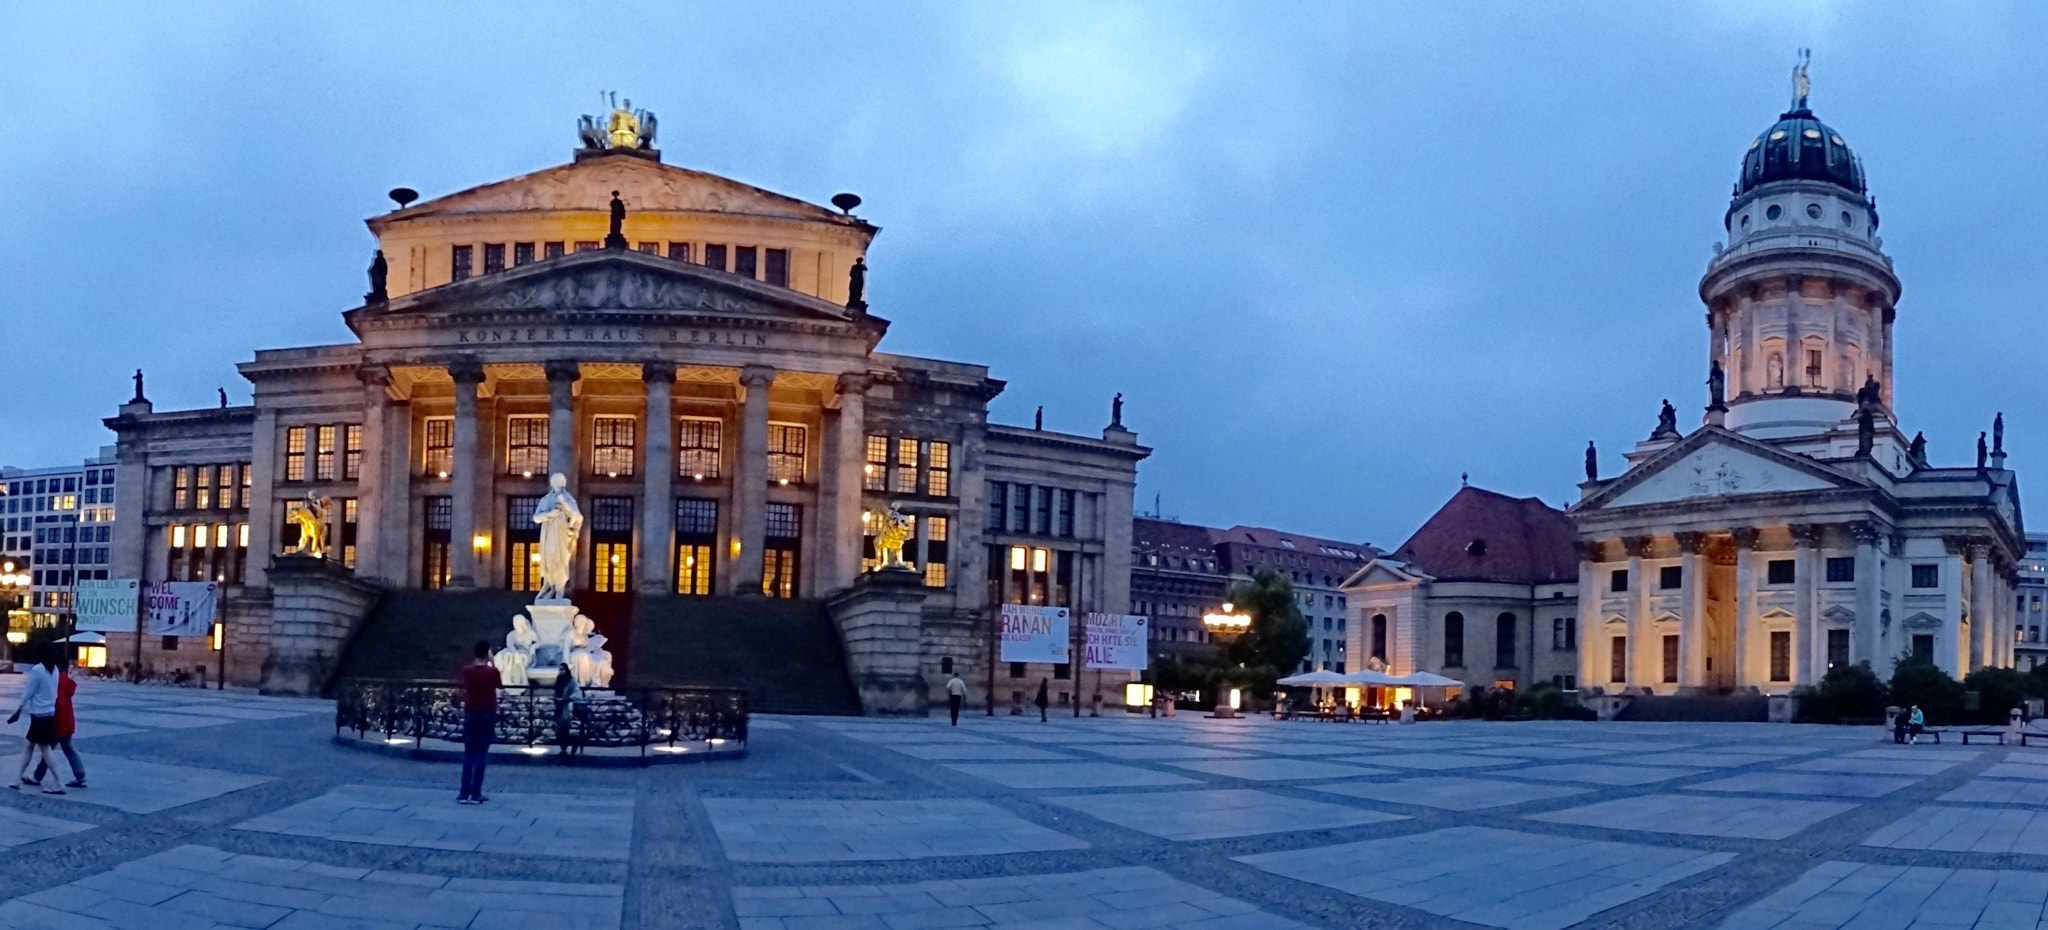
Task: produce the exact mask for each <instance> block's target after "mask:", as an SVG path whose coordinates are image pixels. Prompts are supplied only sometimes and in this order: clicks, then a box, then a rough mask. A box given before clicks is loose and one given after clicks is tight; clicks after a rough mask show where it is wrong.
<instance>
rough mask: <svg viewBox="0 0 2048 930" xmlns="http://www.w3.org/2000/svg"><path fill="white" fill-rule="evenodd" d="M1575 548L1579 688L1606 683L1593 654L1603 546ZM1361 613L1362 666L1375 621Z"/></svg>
mask: <svg viewBox="0 0 2048 930" xmlns="http://www.w3.org/2000/svg"><path fill="white" fill-rule="evenodd" d="M1572 548H1573V549H1575V550H1577V553H1578V556H1579V603H1578V609H1579V639H1578V647H1579V688H1580V690H1582V691H1591V690H1592V689H1594V688H1596V687H1604V686H1605V685H1606V684H1607V679H1606V677H1605V676H1603V675H1601V674H1600V660H1599V659H1598V658H1596V657H1595V656H1594V653H1595V652H1597V651H1598V650H1596V649H1594V648H1593V647H1594V645H1595V644H1596V643H1597V642H1598V641H1599V639H1600V591H1599V589H1598V588H1595V587H1594V580H1593V579H1594V566H1595V565H1597V564H1599V562H1600V551H1601V549H1602V548H1603V547H1602V546H1601V544H1600V543H1599V541H1597V540H1579V541H1576V542H1575V543H1573V546H1572ZM1358 617H1359V619H1358V621H1357V622H1358V624H1359V627H1360V629H1359V631H1358V641H1359V644H1360V648H1358V649H1355V650H1353V651H1352V654H1353V656H1354V657H1355V661H1357V662H1358V663H1359V667H1361V668H1363V667H1364V662H1365V660H1366V658H1367V657H1368V656H1369V655H1370V654H1371V648H1372V642H1371V640H1372V631H1371V630H1369V629H1366V628H1365V627H1366V626H1367V625H1368V624H1370V623H1371V622H1372V611H1371V610H1369V609H1368V610H1364V611H1362V612H1361V613H1360V614H1359V615H1358ZM1347 667H1348V666H1347Z"/></svg>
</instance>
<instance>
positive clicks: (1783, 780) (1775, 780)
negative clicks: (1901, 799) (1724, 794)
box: [1686, 772, 1920, 798]
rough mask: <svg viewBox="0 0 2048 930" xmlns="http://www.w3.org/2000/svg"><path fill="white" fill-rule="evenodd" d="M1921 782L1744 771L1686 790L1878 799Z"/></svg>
mask: <svg viewBox="0 0 2048 930" xmlns="http://www.w3.org/2000/svg"><path fill="white" fill-rule="evenodd" d="M1919 780H1920V779H1917V778H1896V777H1892V776H1886V775H1839V774H1833V773H1822V772H1745V773H1742V774H1739V775H1735V776H1732V777H1729V778H1723V779H1719V780H1716V781H1710V782H1702V783H1700V784H1697V785H1687V786H1686V790H1688V791H1740V792H1754V793H1758V794H1800V795H1814V796H1820V797H1839V798H1878V797H1883V796H1885V795H1887V794H1890V793H1892V792H1894V791H1897V790H1899V789H1900V788H1904V787H1906V786H1908V785H1911V784H1914V783H1916V782H1918V781H1919Z"/></svg>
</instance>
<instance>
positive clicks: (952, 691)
mask: <svg viewBox="0 0 2048 930" xmlns="http://www.w3.org/2000/svg"><path fill="white" fill-rule="evenodd" d="M965 700H967V682H964V681H961V680H960V673H959V672H954V673H953V677H951V678H948V679H946V706H947V707H950V708H952V710H953V725H954V726H956V727H957V726H959V725H960V704H961V702H963V701H965Z"/></svg>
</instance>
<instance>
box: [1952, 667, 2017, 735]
mask: <svg viewBox="0 0 2048 930" xmlns="http://www.w3.org/2000/svg"><path fill="white" fill-rule="evenodd" d="M1963 690H1965V691H1975V692H1977V709H1976V710H1974V711H1970V712H1968V713H1967V714H1966V716H1968V717H1969V718H1970V720H1971V722H1973V723H1992V724H2002V723H2004V722H2005V721H2006V715H2007V714H2009V713H2011V712H2012V709H2013V708H2015V707H2018V706H2020V702H2021V701H2022V700H2024V699H2025V698H2026V694H2027V676H2025V675H2022V674H2020V673H2019V672H2016V671H2014V670H2012V669H2009V668H1980V669H1978V670H1976V671H1974V672H1971V673H1970V674H1969V677H1967V678H1964V679H1963Z"/></svg>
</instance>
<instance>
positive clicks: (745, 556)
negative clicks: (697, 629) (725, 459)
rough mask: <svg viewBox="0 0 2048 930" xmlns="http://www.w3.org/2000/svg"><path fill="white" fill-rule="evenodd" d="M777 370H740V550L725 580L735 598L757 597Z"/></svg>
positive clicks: (736, 491)
mask: <svg viewBox="0 0 2048 930" xmlns="http://www.w3.org/2000/svg"><path fill="white" fill-rule="evenodd" d="M773 383H775V369H773V368H770V367H768V366H767V365H748V366H746V367H745V368H742V369H740V394H741V398H740V450H739V459H738V461H737V462H736V463H735V467H734V468H733V481H732V509H733V519H732V526H733V532H734V536H733V542H734V546H735V548H736V549H737V550H738V552H737V553H736V555H735V557H734V558H733V559H732V571H731V572H728V573H727V580H728V581H729V582H730V583H731V584H732V593H734V594H760V593H761V566H762V552H761V547H762V545H763V544H764V542H765V540H766V537H767V528H768V386H769V385H771V384H773Z"/></svg>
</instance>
